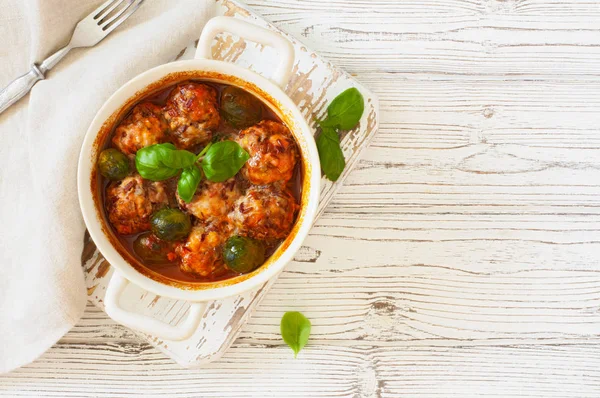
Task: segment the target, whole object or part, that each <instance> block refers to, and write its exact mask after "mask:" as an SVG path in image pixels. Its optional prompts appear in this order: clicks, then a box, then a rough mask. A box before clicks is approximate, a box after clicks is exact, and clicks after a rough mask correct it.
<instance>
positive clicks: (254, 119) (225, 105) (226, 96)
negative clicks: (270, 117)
mask: <svg viewBox="0 0 600 398" xmlns="http://www.w3.org/2000/svg"><path fill="white" fill-rule="evenodd" d="M262 111H263V107H262V103H261V102H260V100H259V99H258V98H256V97H255V96H253V95H252V94H250V93H249V92H247V91H244V90H242V89H241V88H238V87H235V86H227V87H225V89H224V90H223V91H222V92H221V116H223V118H224V119H225V120H227V121H228V122H229V123H230V124H231V125H232V126H233V127H235V128H238V129H242V128H246V127H250V126H252V125H253V124H256V123H258V122H260V121H261V120H262V117H263V114H262Z"/></svg>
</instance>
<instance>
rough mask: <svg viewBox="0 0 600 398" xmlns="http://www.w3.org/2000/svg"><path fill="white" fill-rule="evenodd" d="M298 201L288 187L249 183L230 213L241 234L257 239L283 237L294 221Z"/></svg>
mask: <svg viewBox="0 0 600 398" xmlns="http://www.w3.org/2000/svg"><path fill="white" fill-rule="evenodd" d="M297 210H298V204H297V203H296V201H295V200H294V197H293V196H292V194H291V192H290V191H289V190H288V189H287V188H280V187H277V186H275V185H266V186H262V187H250V188H248V190H247V191H246V195H245V196H243V197H241V198H240V199H238V201H237V202H236V203H235V206H234V210H233V211H232V212H231V213H230V214H229V218H230V220H231V221H232V222H233V224H234V225H235V227H236V228H237V230H238V233H239V234H241V235H245V236H249V237H251V238H256V239H281V238H285V237H286V236H287V235H288V234H289V232H290V230H291V229H292V226H293V225H294V216H295V215H296V211H297Z"/></svg>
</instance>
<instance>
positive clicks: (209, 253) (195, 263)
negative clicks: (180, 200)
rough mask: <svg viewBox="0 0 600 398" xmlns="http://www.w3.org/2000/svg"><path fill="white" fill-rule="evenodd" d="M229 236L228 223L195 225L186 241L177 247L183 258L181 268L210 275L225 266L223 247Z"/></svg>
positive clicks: (185, 270)
mask: <svg viewBox="0 0 600 398" xmlns="http://www.w3.org/2000/svg"><path fill="white" fill-rule="evenodd" d="M227 236H228V233H227V226H226V224H208V225H205V224H197V225H195V226H194V227H193V228H192V231H191V232H190V235H189V236H188V238H187V240H186V242H185V243H180V244H179V245H177V246H176V247H175V252H176V253H177V255H179V257H180V258H181V264H180V268H181V270H182V271H184V272H191V273H193V274H197V275H200V276H208V275H210V274H212V273H214V272H215V271H217V270H218V269H221V268H223V265H224V261H223V254H222V253H221V251H222V250H221V248H222V245H223V243H225V241H226V240H227Z"/></svg>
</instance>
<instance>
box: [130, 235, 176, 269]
mask: <svg viewBox="0 0 600 398" xmlns="http://www.w3.org/2000/svg"><path fill="white" fill-rule="evenodd" d="M133 251H134V252H135V254H137V255H138V256H139V257H140V259H142V261H143V262H144V263H146V264H162V263H166V262H171V261H172V259H173V256H174V252H173V251H174V247H173V244H171V243H170V242H167V241H164V240H161V239H159V238H158V237H157V236H156V235H154V234H153V233H152V232H144V233H143V234H141V235H139V236H138V237H137V238H136V240H135V241H134V242H133Z"/></svg>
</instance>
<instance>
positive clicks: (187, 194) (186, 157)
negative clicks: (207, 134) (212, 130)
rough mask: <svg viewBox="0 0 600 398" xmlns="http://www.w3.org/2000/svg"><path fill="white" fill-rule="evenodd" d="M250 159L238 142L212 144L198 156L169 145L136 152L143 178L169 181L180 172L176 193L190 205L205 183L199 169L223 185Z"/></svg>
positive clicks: (137, 163) (136, 162) (148, 147)
mask: <svg viewBox="0 0 600 398" xmlns="http://www.w3.org/2000/svg"><path fill="white" fill-rule="evenodd" d="M249 158H250V155H249V154H248V152H246V151H245V150H244V148H242V147H241V146H240V145H239V144H238V143H237V142H235V141H221V142H217V143H215V144H212V143H209V144H208V145H207V146H206V147H204V149H203V150H202V152H200V153H199V154H198V155H196V154H194V153H192V152H189V151H186V150H178V149H177V148H175V146H174V145H173V144H170V143H167V144H155V145H150V146H147V147H145V148H142V149H140V150H139V151H137V153H136V154H135V167H136V168H137V171H138V173H140V175H141V176H142V177H143V178H146V179H148V180H152V181H162V180H167V179H169V178H172V177H175V176H176V175H178V174H179V173H181V175H180V176H179V181H178V182H177V193H178V194H179V196H180V197H181V199H183V201H185V202H186V203H189V202H190V201H191V200H192V198H193V197H194V193H196V189H197V188H198V184H200V181H201V180H202V172H201V171H200V167H201V168H202V170H203V171H204V175H205V176H206V179H207V180H209V181H214V182H222V181H225V180H227V179H229V178H231V177H233V176H234V175H236V174H237V173H238V172H239V171H240V169H241V168H242V166H244V164H245V163H246V161H247V160H248V159H249ZM197 163H199V165H200V167H198V165H197Z"/></svg>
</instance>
